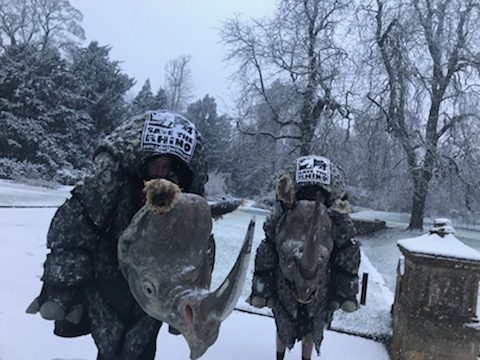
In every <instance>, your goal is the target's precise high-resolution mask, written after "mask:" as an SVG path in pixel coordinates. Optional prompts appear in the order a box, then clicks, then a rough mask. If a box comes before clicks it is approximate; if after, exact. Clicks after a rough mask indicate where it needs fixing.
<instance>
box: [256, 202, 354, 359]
mask: <svg viewBox="0 0 480 360" xmlns="http://www.w3.org/2000/svg"><path fill="white" fill-rule="evenodd" d="M288 211H289V210H288V209H287V208H285V207H284V205H283V204H282V202H281V201H276V202H275V204H274V207H273V209H272V213H271V214H270V215H269V216H268V217H267V219H266V221H265V223H264V231H265V239H264V240H263V241H262V242H261V243H260V245H259V247H258V248H257V253H256V257H255V271H254V278H253V286H252V296H254V295H257V296H260V297H263V298H265V299H266V300H269V299H270V300H271V302H270V303H271V305H272V311H273V314H274V317H275V323H276V327H277V332H278V335H279V337H280V339H281V340H282V342H283V343H284V344H285V345H286V346H287V347H288V348H290V349H291V348H292V347H293V345H294V344H295V341H296V340H300V339H301V338H302V337H303V336H305V335H307V334H309V333H311V334H312V336H313V341H314V344H315V349H316V351H317V353H319V352H320V345H321V342H322V340H323V330H324V327H325V325H327V324H328V323H329V322H330V320H331V316H332V308H331V303H332V301H338V302H339V303H340V304H341V303H342V302H343V301H345V300H353V301H355V297H356V294H357V292H358V267H359V264H360V249H359V245H358V243H357V242H355V241H354V240H353V235H354V226H353V222H352V220H351V219H350V217H349V215H346V214H339V213H337V212H335V211H329V215H330V218H331V219H332V222H333V229H332V233H333V234H332V239H333V241H334V248H333V251H332V253H331V259H330V266H329V267H328V269H327V271H326V272H325V273H324V274H322V276H321V279H320V284H321V286H320V287H319V289H318V291H317V293H316V294H315V296H314V298H313V300H312V301H311V302H310V303H308V304H300V303H299V302H298V301H297V300H296V293H295V289H294V286H293V284H292V283H291V282H290V281H289V280H288V279H286V278H285V276H284V275H283V274H282V272H281V270H280V266H279V259H278V254H277V250H276V246H275V236H276V232H277V231H278V229H277V226H278V224H279V223H281V218H282V217H283V216H288ZM259 283H260V284H261V286H260V288H261V289H262V291H259V290H258V289H259V287H258V286H256V284H259Z"/></svg>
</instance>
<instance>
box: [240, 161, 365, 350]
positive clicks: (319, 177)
mask: <svg viewBox="0 0 480 360" xmlns="http://www.w3.org/2000/svg"><path fill="white" fill-rule="evenodd" d="M294 179H295V180H292V177H291V176H290V175H284V176H282V177H281V178H280V180H279V181H278V182H277V186H276V197H277V199H276V202H275V204H274V207H273V210H272V212H271V214H270V215H269V216H268V217H267V219H266V221H265V223H264V231H265V239H264V240H263V241H262V242H261V243H260V245H259V247H258V248H257V253H256V257H255V270H254V276H253V283H252V294H251V295H250V297H249V298H248V301H249V302H250V304H252V305H253V306H256V307H263V306H268V307H270V308H271V309H272V312H273V314H274V318H275V323H276V327H277V335H278V337H279V339H280V340H281V341H282V342H283V344H285V345H286V347H288V348H289V349H291V348H292V347H293V345H294V344H295V341H296V340H301V339H302V338H303V337H304V336H306V335H308V334H312V338H313V342H314V344H315V349H316V351H317V353H318V354H319V353H320V345H321V342H322V339H323V330H324V327H325V326H326V325H328V324H329V323H330V321H331V316H332V313H333V311H334V310H336V309H338V308H340V307H342V308H343V309H344V310H347V311H354V310H356V309H357V308H358V303H357V300H356V294H357V292H358V267H359V264H360V250H359V245H358V243H357V242H356V241H355V240H354V239H353V235H354V227H353V222H352V221H351V219H350V217H349V215H348V213H349V205H348V201H347V199H346V192H345V185H344V181H343V175H342V173H341V171H340V169H339V168H338V167H336V166H335V165H334V164H333V163H331V162H330V161H329V160H328V159H326V158H324V157H320V156H313V155H310V156H304V157H301V158H299V159H297V162H296V170H295V177H294ZM277 356H280V357H282V356H283V355H282V353H278V355H277Z"/></svg>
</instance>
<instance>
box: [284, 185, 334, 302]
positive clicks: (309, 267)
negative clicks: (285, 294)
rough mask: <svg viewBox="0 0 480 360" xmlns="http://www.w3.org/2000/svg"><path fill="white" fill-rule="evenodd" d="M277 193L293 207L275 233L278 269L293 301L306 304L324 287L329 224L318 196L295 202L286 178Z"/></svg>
mask: <svg viewBox="0 0 480 360" xmlns="http://www.w3.org/2000/svg"><path fill="white" fill-rule="evenodd" d="M279 192H281V193H282V197H283V198H284V199H285V200H286V203H289V204H290V205H291V206H292V208H291V209H289V210H288V212H287V214H288V216H283V217H282V218H281V219H280V220H279V222H278V223H277V225H276V229H275V233H276V236H275V247H276V249H277V253H278V260H279V268H280V271H281V272H282V274H283V276H284V277H285V278H286V279H287V280H289V281H290V282H291V283H292V284H293V285H294V288H295V296H296V300H297V301H298V302H300V303H303V304H307V303H309V302H311V301H312V299H313V298H314V297H315V295H316V293H317V291H318V289H319V287H320V286H324V285H325V284H324V282H325V281H326V278H325V274H326V273H328V270H327V269H328V266H329V261H330V255H331V253H332V250H333V245H334V244H333V240H332V237H331V230H332V221H331V219H330V217H329V216H328V214H327V208H326V206H325V205H324V204H323V203H322V202H321V198H320V197H319V196H318V195H317V198H316V201H311V200H295V191H294V185H293V183H292V180H291V178H290V177H289V176H284V177H282V178H281V179H280V180H279V183H278V186H277V194H278V193H279ZM294 203H295V205H294V206H293V204H294ZM305 229H307V231H305Z"/></svg>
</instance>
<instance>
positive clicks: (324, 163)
mask: <svg viewBox="0 0 480 360" xmlns="http://www.w3.org/2000/svg"><path fill="white" fill-rule="evenodd" d="M330 178H331V171H330V160H329V159H327V158H325V157H323V156H314V155H308V156H302V157H300V158H298V159H297V170H296V172H295V181H296V182H297V184H301V183H303V184H305V183H308V184H321V185H330Z"/></svg>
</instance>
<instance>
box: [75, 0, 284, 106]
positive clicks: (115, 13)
mask: <svg viewBox="0 0 480 360" xmlns="http://www.w3.org/2000/svg"><path fill="white" fill-rule="evenodd" d="M70 3H71V4H72V5H73V6H74V7H75V8H77V9H78V10H80V11H81V12H82V13H83V16H84V19H83V23H82V24H83V28H84V29H85V32H86V36H87V41H86V42H85V45H86V44H88V42H89V41H90V40H97V41H98V42H99V43H100V45H107V44H109V45H111V46H112V50H111V52H110V56H111V58H112V59H114V60H119V61H121V62H122V64H121V66H122V68H123V70H124V71H125V72H126V73H127V74H128V75H130V76H132V77H134V78H135V79H136V80H137V84H136V85H135V87H134V88H133V91H134V93H135V94H136V93H137V92H138V91H139V90H140V88H141V86H142V85H143V83H144V82H145V80H146V79H147V78H150V82H151V84H152V90H153V91H154V92H156V91H157V90H158V88H159V87H160V86H162V85H163V82H164V67H165V64H166V63H167V61H168V60H170V59H173V58H176V57H178V56H180V55H191V56H192V60H191V63H190V64H191V66H190V68H191V72H192V76H193V83H194V86H195V89H194V95H195V98H194V99H195V100H197V99H198V98H201V97H203V96H204V95H205V94H209V95H212V96H214V97H215V98H216V99H217V104H218V106H219V108H220V110H221V111H225V109H226V105H227V104H229V103H230V104H231V100H229V98H230V94H229V87H228V79H227V78H228V76H229V75H230V74H231V72H232V70H233V68H232V67H230V68H228V65H227V64H226V63H225V62H224V56H225V53H224V48H223V46H222V44H221V43H220V38H219V34H218V28H219V27H221V22H222V21H223V20H225V19H227V18H230V17H233V16H234V15H235V14H240V15H242V16H244V17H246V18H248V17H253V18H259V17H261V16H264V15H269V14H271V13H272V11H273V8H274V4H275V0H136V1H132V0H70Z"/></svg>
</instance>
